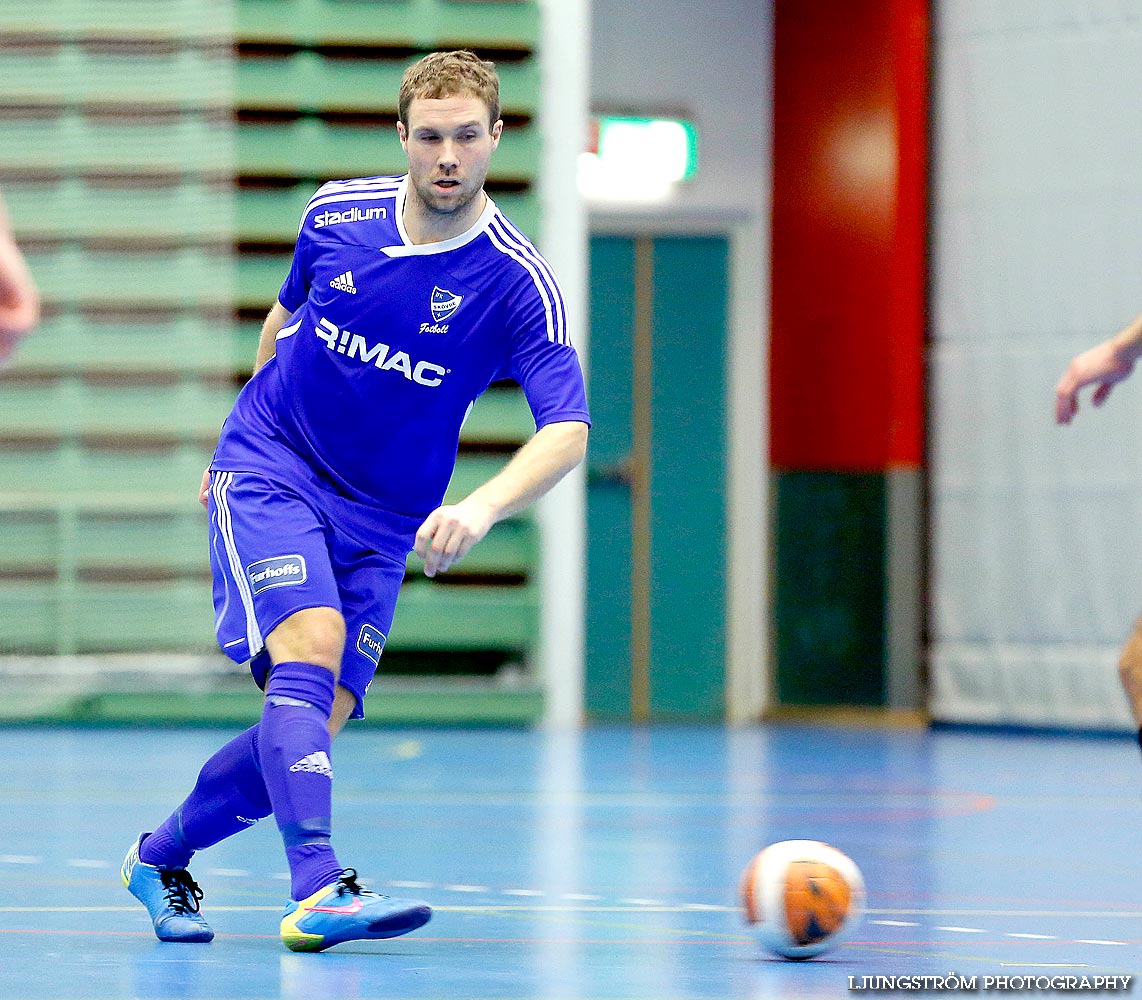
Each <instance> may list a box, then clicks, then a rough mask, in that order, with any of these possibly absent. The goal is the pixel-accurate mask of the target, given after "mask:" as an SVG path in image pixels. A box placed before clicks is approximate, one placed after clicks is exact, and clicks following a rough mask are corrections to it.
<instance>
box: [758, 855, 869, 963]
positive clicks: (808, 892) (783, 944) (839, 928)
mask: <svg viewBox="0 0 1142 1000" xmlns="http://www.w3.org/2000/svg"><path fill="white" fill-rule="evenodd" d="M864 899H865V896H864V879H863V878H862V877H861V873H860V869H859V868H857V866H856V864H854V863H853V860H852V859H851V858H850V857H849V856H848V855H846V854H843V853H842V852H841V851H838V850H837V849H836V848H835V847H830V846H829V845H828V844H822V843H820V842H819V841H816V840H783V841H781V842H780V843H777V844H770V845H769V847H767V848H766V849H765V850H764V851H761V852H760V853H759V854H757V855H755V856H754V858H753V859H752V860H751V861H750V863H749V864H748V865H746V869H745V871H744V872H742V878H741V905H742V911H743V913H744V915H745V919H746V922H747V923H748V924H749V925H750V926H751V928H752V929H753V931H754V932H755V933H756V935H757V937H758V939H759V940H760V941H761V944H762V945H763V946H764V947H765V948H767V949H769V950H770V951H772V952H774V953H775V954H778V955H780V956H781V957H782V958H792V959H804V958H812V957H813V956H814V955H820V954H821V952H823V951H826V950H827V949H829V948H832V947H833V946H834V945H836V944H838V943H839V942H841V941H843V940H844V939H845V938H847V937H848V936H849V935H850V934H851V933H852V932H853V929H854V928H855V927H856V925H857V923H858V922H859V921H860V917H861V914H862V913H863V912H864Z"/></svg>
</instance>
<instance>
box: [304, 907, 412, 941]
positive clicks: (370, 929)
mask: <svg viewBox="0 0 1142 1000" xmlns="http://www.w3.org/2000/svg"><path fill="white" fill-rule="evenodd" d="M431 919H432V910H431V909H430V908H429V907H427V906H418V907H416V908H415V909H412V910H409V911H408V912H407V913H403V914H401V915H400V916H399V917H396V916H390V917H381V918H380V919H379V920H374V921H373V922H372V923H371V924H367V925H366V926H365V927H363V928H362V929H361V930H360V932H359V933H356V934H352V935H350V936H348V937H337V938H335V939H333V938H331V936H325V935H320V934H306V933H305V932H304V931H301V930H294V931H292V932H291V933H289V934H287V933H286V932H284V931H283V933H282V944H284V945H285V946H286V947H287V948H288V949H289V950H290V951H302V952H316V951H325V949H326V948H332V947H333V946H334V945H338V944H344V943H345V942H346V941H382V940H385V939H387V938H395V937H400V936H401V935H402V934H408V933H409V932H410V931H415V930H416V929H417V928H418V927H423V926H424V925H425V924H427V923H428V921H429V920H431Z"/></svg>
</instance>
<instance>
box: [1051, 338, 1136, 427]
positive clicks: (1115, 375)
mask: <svg viewBox="0 0 1142 1000" xmlns="http://www.w3.org/2000/svg"><path fill="white" fill-rule="evenodd" d="M1132 371H1134V362H1133V361H1124V360H1123V359H1122V358H1121V357H1119V355H1118V353H1117V351H1116V350H1115V345H1114V344H1113V343H1112V342H1111V341H1106V342H1105V343H1102V344H1099V345H1098V346H1097V347H1092V348H1091V349H1090V350H1089V351H1084V352H1083V353H1082V354H1080V355H1078V357H1076V358H1075V359H1074V360H1073V361H1071V363H1070V364H1069V365H1068V366H1067V370H1066V371H1065V372H1064V373H1063V377H1062V378H1061V379H1060V380H1059V384H1058V385H1057V386H1055V420H1056V422H1058V423H1060V424H1069V423H1070V422H1071V421H1072V420H1073V419H1074V416H1075V414H1076V413H1078V412H1079V390H1080V389H1082V388H1083V387H1084V386H1087V385H1091V384H1092V383H1097V385H1096V386H1095V390H1094V395H1093V396H1092V397H1091V402H1092V403H1094V405H1095V406H1102V404H1103V403H1105V402H1106V397H1107V396H1109V395H1110V390H1111V389H1113V388H1114V387H1115V386H1116V385H1117V384H1118V383H1119V382H1121V381H1122V380H1123V379H1124V378H1127V377H1128V376H1129V375H1130V373H1131V372H1132Z"/></svg>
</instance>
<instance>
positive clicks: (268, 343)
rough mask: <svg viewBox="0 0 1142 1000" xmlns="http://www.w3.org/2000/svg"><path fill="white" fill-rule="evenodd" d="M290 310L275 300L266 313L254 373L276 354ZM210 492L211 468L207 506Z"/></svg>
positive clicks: (204, 490)
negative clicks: (279, 335) (277, 343)
mask: <svg viewBox="0 0 1142 1000" xmlns="http://www.w3.org/2000/svg"><path fill="white" fill-rule="evenodd" d="M289 317H290V311H289V310H288V309H286V307H285V306H283V305H282V304H281V303H280V302H275V303H274V305H273V308H272V309H271V310H270V311H269V313H268V314H267V315H266V318H265V321H264V322H263V323H262V332H261V333H260V334H259V335H258V353H257V354H256V355H255V356H254V374H255V375H257V374H258V372H259V371H261V369H262V368H263V367H264V366H265V364H266V362H267V361H269V360H270V358H272V357H273V356H274V350H275V347H274V345H275V343H276V342H277V336H278V333H279V332H280V330H281V328H282V327H283V326H285V321H286V320H287V319H289ZM209 493H210V469H209V468H208V469H207V470H206V471H205V472H204V473H203V474H202V485H201V486H200V487H199V490H198V502H199V503H200V504H202V506H203V507H205V506H206V498H207V495H208V494H209Z"/></svg>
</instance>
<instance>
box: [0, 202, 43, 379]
mask: <svg viewBox="0 0 1142 1000" xmlns="http://www.w3.org/2000/svg"><path fill="white" fill-rule="evenodd" d="M39 320H40V296H39V292H38V291H37V289H36V285H35V282H34V281H33V280H32V275H31V272H30V271H29V270H28V265H27V262H26V261H25V260H24V256H23V254H21V253H20V248H19V247H18V246H17V245H16V240H15V238H14V237H13V236H12V232H11V230H10V229H9V227H8V212H7V209H6V208H5V207H4V203H3V201H0V360H3V359H4V358H6V357H7V356H8V355H9V354H11V353H12V351H13V350H14V349H15V347H16V344H17V342H18V341H19V340H20V339H21V338H22V337H23V336H25V335H26V334H27V333H28V332H29V331H30V330H31V329H32V328H33V327H34V326H35V325H36V324H37V323H38V322H39Z"/></svg>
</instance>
